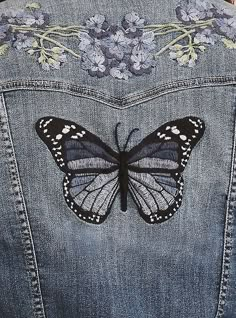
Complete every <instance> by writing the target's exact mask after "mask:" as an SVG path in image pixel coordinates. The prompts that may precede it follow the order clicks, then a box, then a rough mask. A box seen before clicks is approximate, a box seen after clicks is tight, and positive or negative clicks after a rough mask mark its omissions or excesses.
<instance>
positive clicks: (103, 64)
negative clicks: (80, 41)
mask: <svg viewBox="0 0 236 318" xmlns="http://www.w3.org/2000/svg"><path fill="white" fill-rule="evenodd" d="M82 68H83V69H85V70H87V71H88V72H89V74H90V75H91V76H98V77H103V76H105V75H108V62H107V60H106V58H105V56H104V55H103V54H99V53H96V52H94V53H92V54H86V53H85V54H84V55H83V56H82Z"/></svg>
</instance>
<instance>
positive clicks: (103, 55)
mask: <svg viewBox="0 0 236 318" xmlns="http://www.w3.org/2000/svg"><path fill="white" fill-rule="evenodd" d="M144 23H145V20H144V19H143V18H140V17H139V16H138V15H137V14H136V13H135V12H131V13H128V14H126V15H125V17H124V20H123V21H122V27H119V26H117V25H109V24H108V22H107V21H106V19H105V17H104V16H103V15H100V14H96V15H95V16H94V17H92V18H90V19H88V20H87V21H86V23H85V25H86V28H87V29H88V33H81V36H80V40H81V41H80V44H79V49H80V50H81V51H82V52H83V54H82V68H84V69H86V70H88V72H89V74H90V75H92V76H95V75H96V76H98V77H102V76H105V75H108V74H110V75H112V76H113V77H116V78H119V79H128V78H129V77H131V76H132V74H135V75H142V74H143V73H150V72H151V68H152V67H154V66H155V64H156V61H155V59H154V54H153V51H154V50H155V48H156V43H155V35H154V32H152V31H150V32H144V30H143V27H144Z"/></svg>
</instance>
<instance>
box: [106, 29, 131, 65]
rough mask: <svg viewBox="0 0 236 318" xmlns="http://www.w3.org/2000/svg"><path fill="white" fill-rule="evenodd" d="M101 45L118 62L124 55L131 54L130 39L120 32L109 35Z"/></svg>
mask: <svg viewBox="0 0 236 318" xmlns="http://www.w3.org/2000/svg"><path fill="white" fill-rule="evenodd" d="M103 43H104V46H105V47H106V48H107V49H108V51H109V53H110V54H111V55H113V56H115V57H116V58H117V59H119V60H121V59H122V58H123V57H124V54H126V53H130V52H131V47H130V43H131V39H129V38H127V37H126V36H125V35H124V32H123V31H122V30H119V31H117V32H116V33H115V34H111V35H110V36H109V37H108V38H106V39H104V40H103Z"/></svg>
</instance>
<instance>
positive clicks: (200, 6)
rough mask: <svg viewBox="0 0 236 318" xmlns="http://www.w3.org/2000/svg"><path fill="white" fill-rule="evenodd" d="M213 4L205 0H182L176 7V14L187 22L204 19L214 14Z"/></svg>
mask: <svg viewBox="0 0 236 318" xmlns="http://www.w3.org/2000/svg"><path fill="white" fill-rule="evenodd" d="M212 9H213V5H212V4H211V3H209V2H208V1H204V0H191V1H181V2H180V4H179V5H178V7H177V8H176V15H177V18H178V19H179V20H180V21H183V22H185V23H190V22H196V21H199V20H204V19H207V18H210V17H212V16H213V12H212Z"/></svg>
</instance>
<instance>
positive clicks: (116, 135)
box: [115, 123, 121, 152]
mask: <svg viewBox="0 0 236 318" xmlns="http://www.w3.org/2000/svg"><path fill="white" fill-rule="evenodd" d="M119 125H120V123H117V124H116V128H115V139H116V146H117V148H118V150H119V152H121V150H120V146H119V141H118V126H119Z"/></svg>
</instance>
